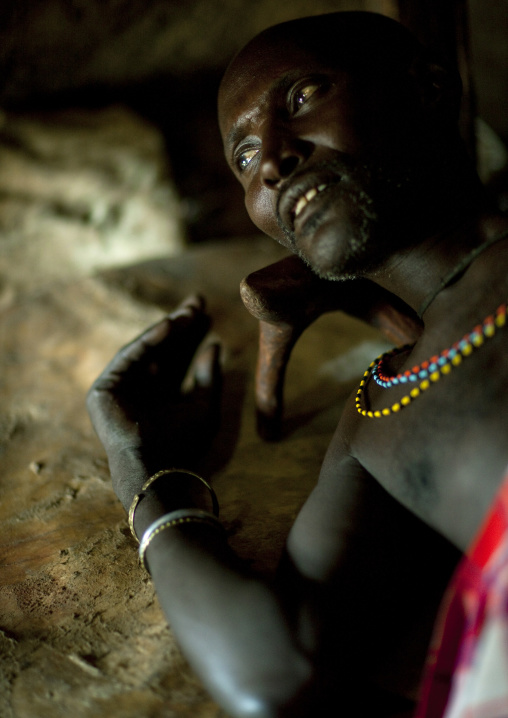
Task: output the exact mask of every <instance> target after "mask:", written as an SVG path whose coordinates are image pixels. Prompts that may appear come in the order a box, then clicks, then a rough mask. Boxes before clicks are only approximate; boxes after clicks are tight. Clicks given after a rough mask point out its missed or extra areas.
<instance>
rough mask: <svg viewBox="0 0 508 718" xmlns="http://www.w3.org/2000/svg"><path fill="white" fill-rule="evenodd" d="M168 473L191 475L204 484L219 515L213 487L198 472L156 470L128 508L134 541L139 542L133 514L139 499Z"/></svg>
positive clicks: (214, 509)
mask: <svg viewBox="0 0 508 718" xmlns="http://www.w3.org/2000/svg"><path fill="white" fill-rule="evenodd" d="M168 474H187V475H188V476H193V477H194V478H195V479H198V481H200V482H201V483H202V484H204V486H205V487H206V488H207V489H208V491H209V493H210V497H211V499H212V511H213V513H214V515H215V516H218V515H219V502H218V500H217V495H216V493H215V491H214V490H213V488H212V487H211V486H210V484H209V483H208V482H207V481H205V480H204V479H203V478H202V477H201V476H199V475H198V474H195V473H194V472H193V471H189V470H188V469H163V470H162V471H158V472H157V473H156V474H154V475H153V476H151V477H150V478H149V479H148V480H147V481H145V483H144V484H143V486H142V487H141V491H140V492H139V493H138V494H136V495H135V496H134V498H133V499H132V503H131V505H130V508H129V517H128V520H129V528H130V530H131V534H132V535H133V536H134V538H135V539H136V541H137V542H138V543H139V538H138V537H137V534H136V532H135V531H134V514H135V513H136V509H137V508H138V504H139V502H140V501H141V499H142V498H144V496H145V492H146V491H147V490H148V489H149V488H150V486H151V485H152V484H154V483H155V482H156V481H158V480H159V479H161V478H162V477H163V476H167V475H168Z"/></svg>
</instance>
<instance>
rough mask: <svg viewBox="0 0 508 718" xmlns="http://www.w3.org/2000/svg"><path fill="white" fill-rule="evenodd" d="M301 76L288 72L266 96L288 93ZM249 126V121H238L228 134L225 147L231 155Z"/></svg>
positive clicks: (277, 80)
mask: <svg viewBox="0 0 508 718" xmlns="http://www.w3.org/2000/svg"><path fill="white" fill-rule="evenodd" d="M300 75H301V73H296V72H294V71H293V72H292V71H291V69H289V70H287V71H286V72H285V73H284V74H282V75H281V76H280V77H278V78H277V79H276V80H274V82H273V83H272V84H271V85H270V87H269V88H268V90H267V92H266V93H265V95H266V96H268V97H273V96H274V95H277V94H279V93H280V92H284V93H286V92H287V91H288V89H289V87H291V85H292V84H293V83H294V82H295V80H296V78H297V77H299V76H300ZM248 124H249V120H248V119H241V120H238V121H237V122H235V123H234V125H233V127H232V128H231V129H230V130H229V132H228V133H227V135H226V141H225V145H226V148H227V151H228V152H229V153H231V151H232V149H233V148H234V147H235V146H236V144H237V143H238V142H239V140H241V139H242V138H243V137H244V136H245V127H246V126H247V125H248Z"/></svg>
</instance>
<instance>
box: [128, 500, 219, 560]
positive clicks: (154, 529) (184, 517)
mask: <svg viewBox="0 0 508 718" xmlns="http://www.w3.org/2000/svg"><path fill="white" fill-rule="evenodd" d="M189 523H204V524H208V525H210V526H213V527H214V528H215V529H220V530H221V531H224V527H223V526H222V524H221V523H220V521H219V520H218V519H217V517H216V516H214V515H213V514H210V513H208V511H201V510H200V509H179V510H178V511H171V512H170V513H169V514H164V516H161V517H160V518H158V519H156V521H154V522H153V523H152V524H150V526H149V527H148V528H147V529H146V531H145V532H144V534H143V537H142V539H141V543H140V544H139V561H140V563H141V564H142V565H143V566H144V568H145V569H146V570H147V571H148V566H147V565H146V561H145V554H146V550H147V548H148V546H149V545H150V543H151V541H152V539H153V538H154V537H155V536H157V534H159V533H161V532H162V531H165V530H166V529H169V528H172V527H174V526H182V525H184V524H189ZM148 572H149V571H148Z"/></svg>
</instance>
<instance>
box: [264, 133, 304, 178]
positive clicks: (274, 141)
mask: <svg viewBox="0 0 508 718" xmlns="http://www.w3.org/2000/svg"><path fill="white" fill-rule="evenodd" d="M262 152H263V159H262V161H261V165H260V174H261V180H262V182H263V184H264V185H265V187H268V189H278V188H279V186H280V184H281V182H283V181H284V180H286V179H288V177H290V176H291V175H292V174H293V172H294V171H295V170H296V169H298V168H299V167H300V165H301V164H302V163H303V162H304V161H305V160H306V159H307V158H308V157H309V155H310V154H311V152H312V144H311V143H310V142H308V141H307V140H303V139H301V138H299V137H295V136H292V135H291V134H289V133H288V132H284V131H282V130H281V129H279V130H277V131H273V130H272V131H271V132H270V134H268V133H265V137H263V146H262Z"/></svg>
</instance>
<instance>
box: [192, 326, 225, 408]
mask: <svg viewBox="0 0 508 718" xmlns="http://www.w3.org/2000/svg"><path fill="white" fill-rule="evenodd" d="M192 384H193V385H192V388H191V389H190V390H189V391H188V392H187V393H188V395H189V397H190V398H192V401H193V402H195V403H196V404H199V405H200V406H201V407H202V408H203V412H204V414H206V415H207V416H208V419H209V420H210V419H212V420H215V419H217V418H218V415H219V413H220V404H221V396H222V369H221V346H220V343H219V341H216V340H215V341H211V342H209V343H208V344H207V345H206V346H204V347H203V348H202V349H201V350H200V352H199V354H198V356H197V357H196V359H195V361H194V365H193V372H192Z"/></svg>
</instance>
